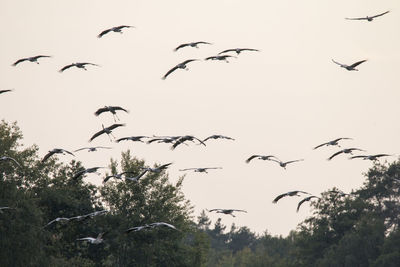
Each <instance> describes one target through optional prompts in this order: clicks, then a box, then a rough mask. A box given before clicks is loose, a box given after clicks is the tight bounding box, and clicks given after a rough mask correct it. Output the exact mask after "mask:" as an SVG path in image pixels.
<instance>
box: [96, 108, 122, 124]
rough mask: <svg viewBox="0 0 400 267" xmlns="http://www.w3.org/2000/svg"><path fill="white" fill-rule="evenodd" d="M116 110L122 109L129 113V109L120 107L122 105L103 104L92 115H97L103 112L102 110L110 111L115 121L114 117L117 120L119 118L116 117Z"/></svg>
mask: <svg viewBox="0 0 400 267" xmlns="http://www.w3.org/2000/svg"><path fill="white" fill-rule="evenodd" d="M117 110H122V111H125V112H126V113H129V111H128V110H126V109H124V108H122V107H118V106H104V108H99V109H98V110H97V111H96V112H95V113H94V115H96V116H99V115H100V114H101V113H103V112H110V113H111V114H112V115H113V117H114V121H116V120H115V118H117V119H118V120H119V118H118V116H117V112H116V111H117Z"/></svg>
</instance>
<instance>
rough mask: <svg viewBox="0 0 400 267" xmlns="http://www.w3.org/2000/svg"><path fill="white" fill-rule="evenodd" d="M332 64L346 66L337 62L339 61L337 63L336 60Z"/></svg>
mask: <svg viewBox="0 0 400 267" xmlns="http://www.w3.org/2000/svg"><path fill="white" fill-rule="evenodd" d="M332 62H333V63H335V64H338V65H339V66H345V65H343V64H342V63H339V62H337V61H335V60H333V59H332Z"/></svg>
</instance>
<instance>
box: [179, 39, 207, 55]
mask: <svg viewBox="0 0 400 267" xmlns="http://www.w3.org/2000/svg"><path fill="white" fill-rule="evenodd" d="M199 44H209V45H210V44H211V43H208V42H203V41H200V42H192V43H186V44H181V45H179V46H178V47H177V48H175V49H174V51H175V52H176V51H178V50H179V49H181V48H184V47H187V46H190V47H196V48H199V47H198V45H199Z"/></svg>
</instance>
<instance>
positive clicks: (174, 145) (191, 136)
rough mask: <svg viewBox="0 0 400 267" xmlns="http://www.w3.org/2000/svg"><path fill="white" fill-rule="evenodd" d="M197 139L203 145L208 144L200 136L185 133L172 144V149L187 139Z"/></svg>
mask: <svg viewBox="0 0 400 267" xmlns="http://www.w3.org/2000/svg"><path fill="white" fill-rule="evenodd" d="M195 140H196V141H198V142H199V144H202V145H204V146H206V144H205V143H204V142H203V141H201V140H200V139H199V138H197V137H195V136H193V135H184V136H181V137H179V138H178V139H177V140H176V141H175V143H174V144H173V145H172V146H171V150H174V149H175V148H176V147H177V146H179V145H181V144H183V143H184V142H186V141H191V142H194V141H195Z"/></svg>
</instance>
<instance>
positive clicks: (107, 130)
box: [89, 123, 125, 142]
mask: <svg viewBox="0 0 400 267" xmlns="http://www.w3.org/2000/svg"><path fill="white" fill-rule="evenodd" d="M101 126H102V127H103V130H101V131H98V132H97V133H95V134H94V135H93V136H92V137H91V138H90V139H89V142H92V141H93V139H95V138H96V137H98V136H100V135H102V134H107V135H108V136H109V137H110V135H111V136H112V137H114V136H113V135H112V130H114V129H115V128H117V127H121V126H125V124H120V123H115V124H113V125H111V126H109V127H106V128H105V127H104V125H103V124H102V125H101ZM114 139H115V137H114ZM110 141H111V138H110Z"/></svg>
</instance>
